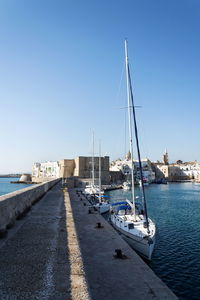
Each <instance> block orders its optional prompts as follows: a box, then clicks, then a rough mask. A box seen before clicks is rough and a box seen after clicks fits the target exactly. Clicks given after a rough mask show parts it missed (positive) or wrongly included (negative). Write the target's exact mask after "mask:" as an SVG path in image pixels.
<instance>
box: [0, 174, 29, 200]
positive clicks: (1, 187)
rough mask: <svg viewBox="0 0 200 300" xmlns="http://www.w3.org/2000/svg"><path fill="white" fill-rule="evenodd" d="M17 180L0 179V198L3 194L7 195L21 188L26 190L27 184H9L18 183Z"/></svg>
mask: <svg viewBox="0 0 200 300" xmlns="http://www.w3.org/2000/svg"><path fill="white" fill-rule="evenodd" d="M18 180H19V178H13V177H12V178H0V196H2V195H4V194H8V193H11V192H14V191H17V190H21V189H23V188H26V187H28V186H30V184H29V185H27V184H22V183H20V184H18V183H16V184H15V183H10V182H11V181H18Z"/></svg>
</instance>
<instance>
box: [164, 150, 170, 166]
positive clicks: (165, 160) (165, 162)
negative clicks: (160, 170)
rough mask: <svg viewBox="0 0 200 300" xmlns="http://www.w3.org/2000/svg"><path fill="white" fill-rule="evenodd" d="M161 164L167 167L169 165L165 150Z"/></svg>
mask: <svg viewBox="0 0 200 300" xmlns="http://www.w3.org/2000/svg"><path fill="white" fill-rule="evenodd" d="M163 163H164V165H168V164H169V158H168V153H167V149H166V150H165V153H164V154H163Z"/></svg>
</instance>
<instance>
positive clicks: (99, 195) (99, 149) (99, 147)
mask: <svg viewBox="0 0 200 300" xmlns="http://www.w3.org/2000/svg"><path fill="white" fill-rule="evenodd" d="M99 202H101V142H100V141H99Z"/></svg>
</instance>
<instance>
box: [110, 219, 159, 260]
mask: <svg viewBox="0 0 200 300" xmlns="http://www.w3.org/2000/svg"><path fill="white" fill-rule="evenodd" d="M111 223H112V225H113V227H114V228H115V229H116V230H117V231H118V232H119V233H120V234H121V236H122V238H123V239H124V240H125V241H126V242H127V243H128V244H129V245H130V246H131V248H133V249H134V250H135V251H136V252H137V253H138V254H139V255H140V256H142V257H144V258H145V259H147V260H149V261H150V260H151V256H152V253H153V250H154V245H155V232H154V233H153V234H151V235H150V236H142V235H139V234H138V233H139V232H138V233H137V232H136V233H135V234H134V233H133V232H131V230H130V232H128V230H127V229H126V230H124V224H122V223H123V222H122V223H121V222H118V221H117V219H116V218H115V217H114V216H111ZM125 228H127V227H125Z"/></svg>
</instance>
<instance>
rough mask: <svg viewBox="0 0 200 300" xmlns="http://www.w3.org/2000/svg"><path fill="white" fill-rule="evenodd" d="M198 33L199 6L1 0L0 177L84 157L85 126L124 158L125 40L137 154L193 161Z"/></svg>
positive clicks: (105, 148)
mask: <svg viewBox="0 0 200 300" xmlns="http://www.w3.org/2000/svg"><path fill="white" fill-rule="evenodd" d="M199 30H200V2H199V1H198V0H190V1H189V0H188V1H186V0H173V1H172V0H168V1H164V0H163V1H162V0H159V1H155V0H151V1H149V0H138V1H136V0H129V1H128V0H118V1H114V0H109V1H105V0H101V1H97V0H93V1H88V0H85V1H83V0H82V1H81V0H79V1H71V0H70V1H69V0H65V1H61V0H56V1H55V0H54V1H52V0H48V1H47V0H29V1H26V0H2V1H1V2H0V45H1V46H0V66H1V67H0V108H1V109H0V113H1V118H0V128H1V131H0V132H1V134H0V139H1V147H0V173H5V172H6V173H7V172H24V171H30V170H31V166H32V164H33V162H36V161H45V160H59V159H63V158H74V157H76V156H78V155H89V154H90V153H91V132H92V130H94V132H95V139H96V153H98V150H97V149H98V145H97V143H98V140H99V139H101V143H102V154H103V155H109V156H110V157H111V158H112V159H115V158H118V157H120V156H121V157H122V156H123V155H124V152H125V149H128V143H127V146H126V147H125V112H124V110H123V109H120V108H121V107H124V106H125V105H126V93H125V78H124V77H125V76H124V75H125V74H124V73H123V72H122V70H123V66H124V38H127V39H128V42H129V60H130V67H131V73H132V80H133V85H134V98H135V103H136V105H139V106H141V108H138V109H137V118H138V127H139V135H140V141H141V150H142V156H143V157H146V156H147V157H149V158H150V159H151V160H157V159H160V158H161V155H162V153H163V151H164V150H165V148H167V149H168V152H169V157H170V161H175V160H177V159H182V160H184V161H188V160H195V159H196V160H199V161H200V152H199V149H200V140H199V127H200V118H199V112H200V101H199V98H200V85H199V80H200V34H199ZM122 75H123V76H122ZM121 77H122V80H121Z"/></svg>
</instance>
